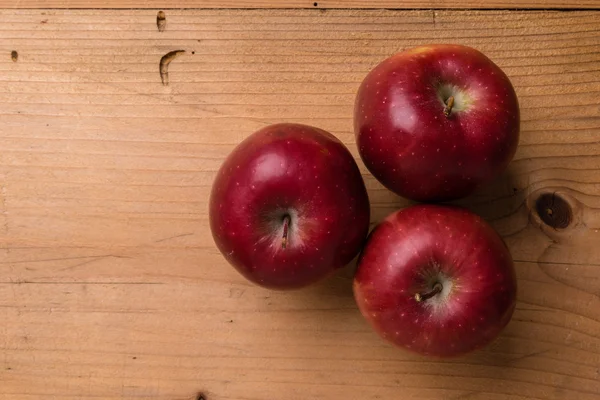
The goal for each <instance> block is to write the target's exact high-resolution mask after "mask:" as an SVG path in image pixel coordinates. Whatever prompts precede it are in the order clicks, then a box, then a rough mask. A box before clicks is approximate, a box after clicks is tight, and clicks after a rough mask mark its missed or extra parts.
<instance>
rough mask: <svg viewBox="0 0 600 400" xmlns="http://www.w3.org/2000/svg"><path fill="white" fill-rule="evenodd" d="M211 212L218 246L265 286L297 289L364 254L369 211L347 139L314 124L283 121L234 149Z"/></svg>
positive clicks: (220, 176)
mask: <svg viewBox="0 0 600 400" xmlns="http://www.w3.org/2000/svg"><path fill="white" fill-rule="evenodd" d="M209 214H210V227H211V230H212V234H213V238H214V240H215V243H216V244H217V247H218V248H219V250H220V251H221V253H222V254H223V255H224V256H225V258H226V259H227V260H228V261H229V263H231V264H232V265H233V266H234V267H235V268H236V269H237V270H238V271H239V272H240V273H242V275H244V276H245V277H246V278H247V279H249V280H250V281H252V282H254V283H256V284H258V285H261V286H264V287H268V288H272V289H293V288H300V287H303V286H307V285H309V284H312V283H314V282H316V281H318V280H321V279H323V278H325V277H326V276H328V275H330V274H331V273H332V272H333V271H334V270H336V269H338V268H341V267H343V266H344V265H346V264H348V263H349V262H350V261H351V260H352V259H353V258H354V257H355V256H356V255H357V254H358V252H359V251H360V248H361V246H362V244H363V243H364V240H365V238H366V236H367V233H368V229H369V218H370V208H369V198H368V195H367V190H366V188H365V184H364V182H363V179H362V175H361V173H360V170H359V169H358V166H357V165H356V161H355V160H354V158H353V157H352V155H351V154H350V152H349V151H348V149H347V148H346V147H345V146H344V145H343V144H342V142H340V141H339V140H338V139H337V138H336V137H335V136H333V135H332V134H330V133H328V132H326V131H324V130H321V129H318V128H315V127H311V126H307V125H301V124H291V123H282V124H275V125H271V126H268V127H265V128H263V129H261V130H259V131H257V132H255V133H254V134H252V135H251V136H249V137H248V138H246V139H245V140H244V141H243V142H242V143H240V144H239V145H238V146H237V147H236V148H235V149H234V150H233V151H232V152H231V154H230V155H229V156H228V157H227V159H226V160H225V162H224V163H223V165H222V166H221V168H220V170H219V172H218V174H217V176H216V178H215V181H214V183H213V188H212V192H211V197H210V206H209ZM286 215H287V217H286ZM286 218H288V223H287V229H286V228H284V225H286V221H285V220H286ZM284 230H286V233H285V234H284ZM284 235H285V236H286V240H285V244H284V240H283V237H284Z"/></svg>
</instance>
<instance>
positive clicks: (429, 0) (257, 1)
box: [0, 0, 600, 9]
mask: <svg viewBox="0 0 600 400" xmlns="http://www.w3.org/2000/svg"><path fill="white" fill-rule="evenodd" d="M0 8H21V9H26V8H87V9H92V8H95V9H98V8H115V9H118V8H120V9H131V8H146V9H148V8H162V9H181V8H187V9H190V8H200V9H210V8H235V9H239V8H317V9H335V8H366V9H374V8H392V9H419V8H421V9H423V8H426V9H465V8H471V9H498V8H509V9H513V8H520V9H525V8H530V9H598V8H600V1H599V0H573V1H569V2H566V1H556V0H552V1H548V0H528V1H521V0H493V1H481V0H402V1H400V0H324V1H308V0H239V1H236V0H177V1H165V0H87V1H86V0H0Z"/></svg>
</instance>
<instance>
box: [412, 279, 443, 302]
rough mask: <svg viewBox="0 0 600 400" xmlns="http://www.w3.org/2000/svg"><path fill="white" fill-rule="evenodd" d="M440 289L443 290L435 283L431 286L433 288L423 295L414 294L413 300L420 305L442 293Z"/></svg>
mask: <svg viewBox="0 0 600 400" xmlns="http://www.w3.org/2000/svg"><path fill="white" fill-rule="evenodd" d="M442 289H443V287H442V284H441V283H439V282H437V283H436V284H435V285H433V288H431V290H430V291H428V292H425V293H417V294H415V300H416V301H417V303H420V302H422V301H425V300H427V299H430V298H432V297H433V296H435V295H436V294H438V293H440V292H441V291H442Z"/></svg>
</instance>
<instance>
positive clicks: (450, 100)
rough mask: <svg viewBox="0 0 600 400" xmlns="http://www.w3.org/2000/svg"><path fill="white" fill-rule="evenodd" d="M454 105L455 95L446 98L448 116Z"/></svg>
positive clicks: (445, 110) (445, 111)
mask: <svg viewBox="0 0 600 400" xmlns="http://www.w3.org/2000/svg"><path fill="white" fill-rule="evenodd" d="M453 105H454V96H450V97H448V100H446V107H444V115H445V116H446V117H449V116H450V113H451V112H452V106H453Z"/></svg>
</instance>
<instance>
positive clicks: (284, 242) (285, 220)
mask: <svg viewBox="0 0 600 400" xmlns="http://www.w3.org/2000/svg"><path fill="white" fill-rule="evenodd" d="M290 222H292V220H291V218H290V215H289V214H285V215H284V216H283V238H282V239H281V248H282V249H285V248H286V246H287V242H288V228H289V226H290Z"/></svg>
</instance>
